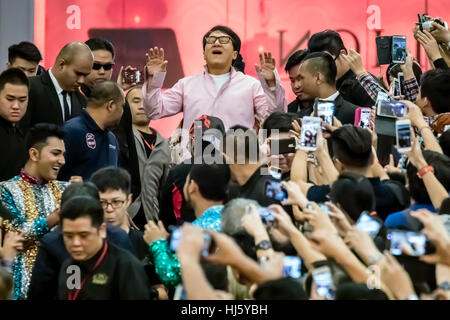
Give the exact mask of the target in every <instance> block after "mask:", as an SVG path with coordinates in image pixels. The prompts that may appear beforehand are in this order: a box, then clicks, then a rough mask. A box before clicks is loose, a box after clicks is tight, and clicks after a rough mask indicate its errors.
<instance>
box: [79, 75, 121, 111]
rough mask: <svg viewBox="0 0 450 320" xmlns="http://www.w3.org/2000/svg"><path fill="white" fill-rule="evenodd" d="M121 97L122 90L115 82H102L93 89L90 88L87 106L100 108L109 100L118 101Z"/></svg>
mask: <svg viewBox="0 0 450 320" xmlns="http://www.w3.org/2000/svg"><path fill="white" fill-rule="evenodd" d="M122 97H123V92H122V89H121V88H120V87H119V85H118V84H117V83H116V82H114V81H103V82H100V83H97V84H96V85H95V86H94V88H92V91H91V95H90V96H89V98H88V102H87V103H88V106H101V105H103V104H104V103H106V102H108V101H110V100H114V101H118V100H119V99H121V98H122Z"/></svg>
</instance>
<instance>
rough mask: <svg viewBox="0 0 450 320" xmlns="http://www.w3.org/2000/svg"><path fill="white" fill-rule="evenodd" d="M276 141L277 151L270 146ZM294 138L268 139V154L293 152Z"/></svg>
mask: <svg viewBox="0 0 450 320" xmlns="http://www.w3.org/2000/svg"><path fill="white" fill-rule="evenodd" d="M276 143H278V152H277V151H276V149H277V148H273V147H272V146H273V145H275V144H276ZM295 144H296V142H295V138H287V139H270V154H271V155H277V154H287V153H295Z"/></svg>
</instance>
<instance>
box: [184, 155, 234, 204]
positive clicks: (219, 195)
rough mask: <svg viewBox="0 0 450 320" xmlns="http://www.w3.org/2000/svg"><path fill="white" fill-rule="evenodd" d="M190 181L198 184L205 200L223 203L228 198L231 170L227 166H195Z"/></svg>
mask: <svg viewBox="0 0 450 320" xmlns="http://www.w3.org/2000/svg"><path fill="white" fill-rule="evenodd" d="M189 180H193V181H195V182H196V183H197V185H198V188H199V191H200V193H201V195H202V196H203V197H204V198H205V199H207V200H213V201H223V200H224V199H225V198H226V196H227V186H228V182H229V181H230V168H229V167H228V166H227V165H226V164H194V165H193V166H192V168H191V171H190V172H189Z"/></svg>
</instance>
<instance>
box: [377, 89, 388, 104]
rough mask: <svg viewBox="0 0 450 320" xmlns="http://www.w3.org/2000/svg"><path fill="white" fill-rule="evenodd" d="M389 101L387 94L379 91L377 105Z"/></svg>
mask: <svg viewBox="0 0 450 320" xmlns="http://www.w3.org/2000/svg"><path fill="white" fill-rule="evenodd" d="M389 100H390V99H389V95H388V94H387V93H386V92H383V91H379V92H378V95H377V101H376V102H375V105H378V104H379V103H380V102H381V101H389Z"/></svg>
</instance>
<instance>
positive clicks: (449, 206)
mask: <svg viewBox="0 0 450 320" xmlns="http://www.w3.org/2000/svg"><path fill="white" fill-rule="evenodd" d="M439 214H449V215H450V198H445V199H444V200H443V201H442V203H441V207H440V208H439Z"/></svg>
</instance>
